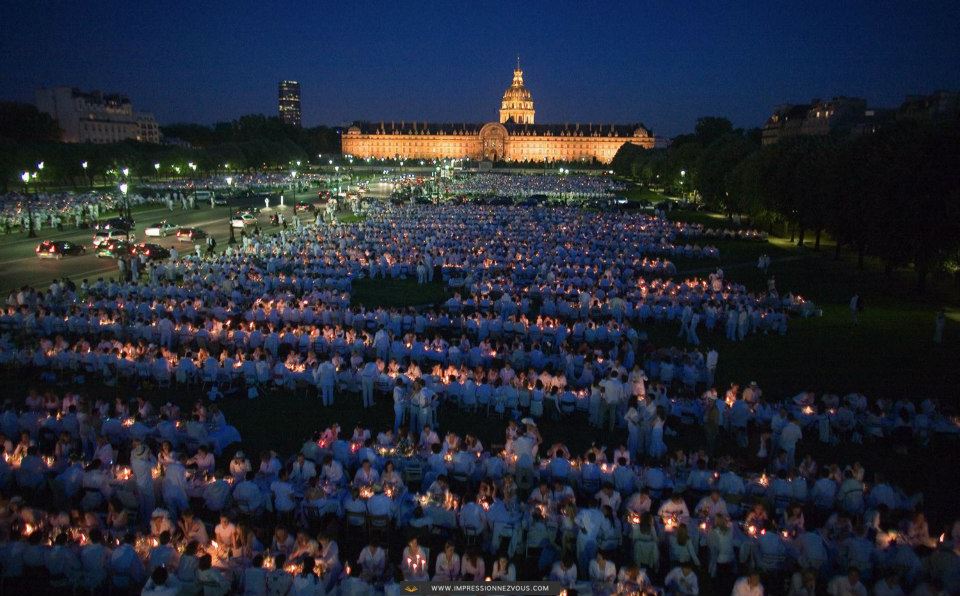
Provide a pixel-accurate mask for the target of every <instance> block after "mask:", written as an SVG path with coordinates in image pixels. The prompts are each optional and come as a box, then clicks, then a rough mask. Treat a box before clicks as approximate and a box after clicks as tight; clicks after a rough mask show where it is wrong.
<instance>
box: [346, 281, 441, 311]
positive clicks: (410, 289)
mask: <svg viewBox="0 0 960 596" xmlns="http://www.w3.org/2000/svg"><path fill="white" fill-rule="evenodd" d="M448 297H449V294H448V293H447V291H446V288H444V286H443V284H442V283H439V282H434V283H430V284H423V285H421V284H418V283H417V280H416V278H408V279H361V280H358V281H355V282H354V283H353V293H352V295H351V297H350V302H351V303H352V304H354V305H360V304H362V305H364V306H366V307H367V308H376V307H378V306H387V307H403V306H422V305H433V304H436V303H439V302H443V301H444V300H446V299H447V298H448Z"/></svg>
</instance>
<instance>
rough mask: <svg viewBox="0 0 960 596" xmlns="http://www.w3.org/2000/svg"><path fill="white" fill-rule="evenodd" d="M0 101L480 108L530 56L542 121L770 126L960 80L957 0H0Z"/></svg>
mask: <svg viewBox="0 0 960 596" xmlns="http://www.w3.org/2000/svg"><path fill="white" fill-rule="evenodd" d="M0 22H2V23H3V27H2V33H0V98H3V99H16V100H21V101H29V102H32V101H33V91H34V89H35V88H36V87H38V86H43V85H47V86H53V85H71V86H77V87H80V88H83V89H102V90H104V91H116V92H122V93H125V94H127V95H129V96H130V98H131V99H132V101H133V103H134V106H135V108H136V109H139V110H144V111H153V112H154V113H155V114H156V116H157V118H158V119H159V120H160V122H161V123H170V122H183V121H188V122H201V123H211V122H214V121H216V120H225V119H230V118H234V117H237V116H239V115H242V114H247V113H252V112H262V113H267V114H271V115H272V114H275V112H276V95H277V81H278V80H279V79H282V78H290V79H296V80H299V81H300V82H301V86H302V90H303V91H302V93H303V121H304V124H305V125H307V126H311V125H315V124H341V123H344V122H347V121H351V120H357V119H368V120H375V121H379V120H385V121H388V122H389V121H391V120H394V121H400V120H408V121H409V120H418V121H424V120H430V121H453V122H485V121H490V120H495V119H496V110H497V108H498V107H499V102H500V96H501V94H502V93H503V90H504V89H505V88H506V87H507V86H508V85H509V83H510V78H511V74H512V73H511V70H512V68H513V65H514V62H515V60H516V55H517V54H519V55H520V59H521V64H522V66H523V69H524V72H525V79H526V82H527V86H528V88H529V89H530V91H531V92H532V93H533V98H534V102H535V107H536V109H537V115H536V117H537V122H545V123H563V122H577V121H579V122H584V123H587V122H595V123H597V122H617V123H620V122H623V123H628V122H638V121H641V122H644V123H645V124H647V126H649V127H651V128H652V129H653V130H654V131H655V132H656V133H657V134H660V135H665V136H671V135H675V134H678V133H681V132H685V131H689V130H691V129H692V127H693V123H694V121H695V119H696V118H697V117H698V116H702V115H724V116H727V117H729V118H731V119H732V120H733V122H734V124H735V125H737V126H745V127H750V126H759V125H760V124H762V123H763V120H764V119H765V118H766V117H767V115H769V113H770V112H771V110H772V109H773V107H774V106H775V105H776V104H778V103H790V102H804V101H809V100H810V99H811V98H814V97H824V98H825V97H830V96H833V95H855V96H862V97H866V98H867V100H868V102H869V104H870V105H872V106H878V107H888V106H889V107H892V106H896V105H898V104H899V103H900V102H901V101H902V100H903V97H904V96H905V95H907V94H910V93H929V92H931V91H934V90H936V89H960V35H958V34H957V31H958V30H960V2H958V1H957V0H952V1H947V2H936V1H927V0H920V1H917V0H913V1H909V2H854V1H846V0H844V1H841V2H836V1H835V0H834V1H832V2H789V3H787V2H777V1H773V2H771V1H769V0H767V1H763V2H747V1H742V2H731V3H726V2H684V1H679V0H678V1H676V2H667V1H664V2H559V1H551V2H537V1H532V0H531V1H528V2H517V3H512V2H454V1H442V0H437V1H436V2H433V3H424V4H417V3H414V2H396V1H393V2H383V3H371V2H361V1H357V2H337V3H329V4H328V3H322V2H293V1H287V2H266V1H262V2H255V3H252V2H251V3H247V2H240V1H237V2H216V1H203V2H190V3H187V2H174V1H163V2H130V1H129V0H126V1H122V2H121V1H111V0H102V1H97V2H67V1H65V0H64V1H61V2H45V1H37V2H33V1H29V2H13V1H10V0H7V1H6V2H3V3H2V4H0Z"/></svg>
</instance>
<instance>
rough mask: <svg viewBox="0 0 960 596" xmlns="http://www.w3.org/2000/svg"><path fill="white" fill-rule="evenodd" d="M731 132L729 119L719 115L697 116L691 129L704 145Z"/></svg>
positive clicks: (731, 125)
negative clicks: (695, 122)
mask: <svg viewBox="0 0 960 596" xmlns="http://www.w3.org/2000/svg"><path fill="white" fill-rule="evenodd" d="M732 132H733V124H731V123H730V121H729V120H727V119H726V118H723V117H719V116H703V117H701V118H697V124H696V126H694V129H693V136H694V137H696V139H697V140H698V141H699V142H700V144H701V145H703V146H704V147H706V146H707V145H709V144H710V143H712V142H714V141H716V140H717V139H719V138H720V137H723V136H725V135H728V134H730V133H732Z"/></svg>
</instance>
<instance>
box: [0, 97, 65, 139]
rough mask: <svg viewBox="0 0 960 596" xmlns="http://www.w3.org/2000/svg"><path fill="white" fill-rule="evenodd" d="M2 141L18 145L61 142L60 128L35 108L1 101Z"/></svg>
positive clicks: (0, 127) (24, 104) (0, 133)
mask: <svg viewBox="0 0 960 596" xmlns="http://www.w3.org/2000/svg"><path fill="white" fill-rule="evenodd" d="M0 139H7V140H9V141H14V142H17V143H50V142H56V141H59V140H60V127H59V126H57V122H56V121H55V120H54V119H53V118H51V117H50V115H49V114H46V113H44V112H41V111H39V110H37V108H36V107H35V106H32V105H30V104H26V103H19V102H15V101H0Z"/></svg>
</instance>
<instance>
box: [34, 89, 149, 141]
mask: <svg viewBox="0 0 960 596" xmlns="http://www.w3.org/2000/svg"><path fill="white" fill-rule="evenodd" d="M36 101H37V109H38V110H39V111H41V112H45V113H47V114H49V115H50V117H51V118H53V119H54V120H56V121H57V125H58V126H59V127H60V131H61V140H62V141H64V142H65V143H119V142H120V141H126V140H128V139H132V140H135V141H139V142H141V143H159V142H160V127H159V126H157V121H156V119H154V117H153V114H150V113H148V112H136V111H134V109H133V104H132V103H130V99H129V98H128V97H126V96H125V95H120V94H118V93H102V92H100V91H90V92H84V91H80V90H79V89H73V88H70V87H53V88H50V89H37V92H36Z"/></svg>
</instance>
